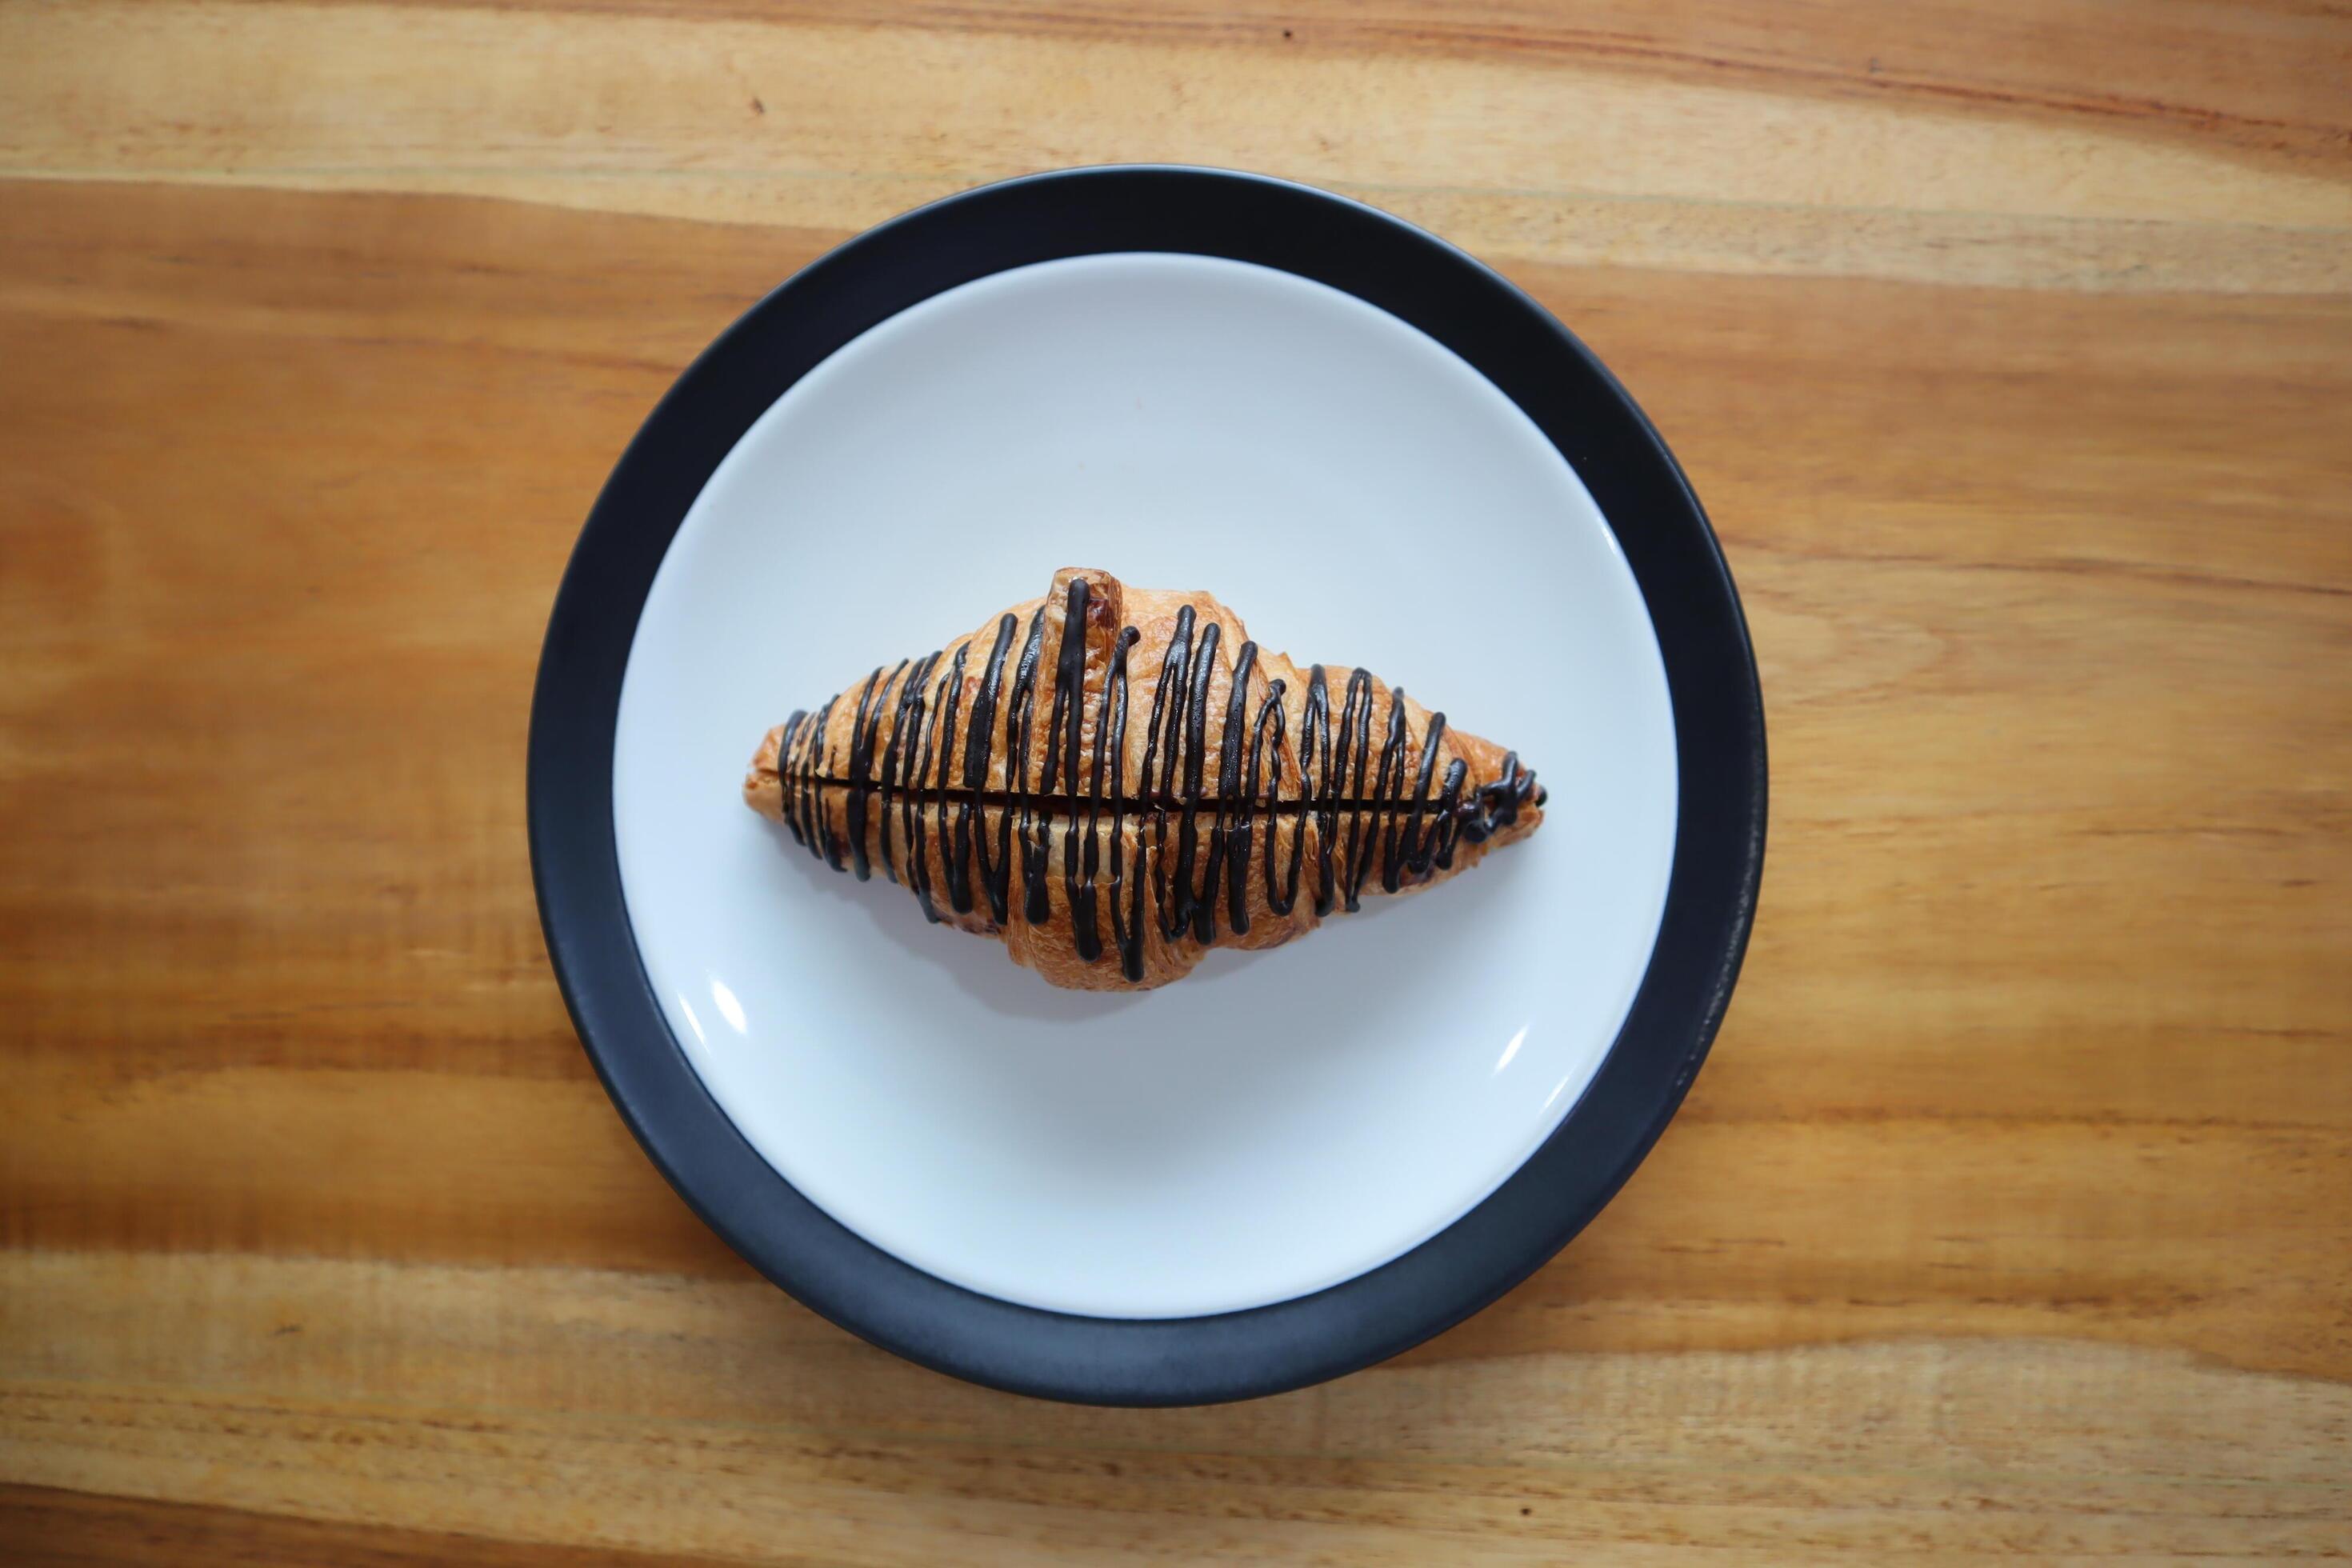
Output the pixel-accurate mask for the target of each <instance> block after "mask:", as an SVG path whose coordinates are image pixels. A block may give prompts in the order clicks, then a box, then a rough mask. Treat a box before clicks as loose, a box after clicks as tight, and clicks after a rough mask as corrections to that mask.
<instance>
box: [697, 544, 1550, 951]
mask: <svg viewBox="0 0 2352 1568" xmlns="http://www.w3.org/2000/svg"><path fill="white" fill-rule="evenodd" d="M743 797H744V799H745V800H746V801H747V802H748V803H749V804H750V805H751V806H752V807H753V809H755V810H757V811H759V812H761V813H762V814H764V815H765V816H771V817H774V818H777V819H779V820H781V821H782V822H783V823H784V824H785V826H788V827H790V828H791V829H792V831H793V836H794V837H797V838H798V839H799V840H800V841H801V843H803V845H805V846H807V847H808V848H809V850H810V852H811V853H813V854H814V855H816V856H818V857H819V858H822V859H824V861H825V863H826V864H828V865H830V866H832V867H833V868H835V870H848V871H851V872H853V873H855V874H856V877H857V878H858V879H859V880H861V881H863V880H866V879H868V878H870V877H871V876H872V875H873V874H874V872H875V870H876V869H877V868H878V869H879V870H880V871H881V872H882V874H883V875H884V876H886V877H888V878H889V879H891V880H892V881H894V882H898V883H899V884H900V885H902V886H904V887H906V888H907V889H909V890H910V891H912V892H913V894H914V895H915V897H916V898H917V899H918V900H920V902H921V904H922V907H923V913H924V914H925V915H926V916H928V917H929V919H930V920H932V921H935V922H939V923H942V924H946V925H951V926H954V927H956V928H957V929H959V930H961V931H973V932H977V933H982V934H989V935H994V936H999V937H1002V938H1003V941H1004V944H1005V946H1006V948H1007V949H1008V950H1009V951H1010V952H1012V954H1013V961H1014V962H1015V963H1023V964H1026V965H1028V966H1029V967H1030V968H1032V969H1034V970H1035V971H1036V972H1037V973H1040V974H1042V975H1044V976H1045V978H1046V979H1047V980H1049V981H1051V982H1052V983H1053V984H1056V985H1064V986H1072V987H1076V988H1081V989H1087V990H1139V989H1143V988H1145V987H1149V986H1153V985H1161V984H1166V983H1167V982H1169V981H1171V980H1175V979H1179V978H1181V976H1183V975H1184V974H1185V973H1189V972H1190V971H1191V970H1192V966H1193V965H1194V964H1196V963H1199V962H1200V961H1201V958H1202V954H1204V953H1206V952H1208V951H1209V950H1210V949H1212V948H1217V947H1244V948H1252V947H1273V946H1276V945H1277V944H1279V943H1281V942H1288V941H1289V940H1290V939H1291V938H1293V937H1295V936H1298V935H1301V934H1303V933H1304V932H1306V931H1312V930H1313V929H1314V928H1315V927H1316V926H1317V925H1318V924H1319V923H1320V922H1321V921H1322V920H1323V917H1324V916H1326V915H1328V914H1330V913H1331V912H1332V911H1333V910H1354V909H1355V908H1357V907H1358V903H1359V901H1360V899H1361V898H1362V897H1364V896H1365V895H1367V894H1388V893H1402V892H1410V891H1412V890H1413V889H1417V888H1425V887H1428V886H1429V885H1431V884H1432V883H1434V882H1440V881H1444V879H1446V878H1448V877H1451V876H1454V874H1456V873H1457V872H1460V871H1463V870H1465V869H1467V868H1469V867H1470V866H1472V865H1475V863H1476V862H1477V861H1478V860H1479V859H1480V858H1482V857H1484V856H1485V855H1486V854H1487V853H1488V852H1489V851H1490V850H1493V849H1494V848H1496V847H1498V846H1501V845H1504V844H1508V843H1510V842H1512V841H1513V840H1515V839H1518V838H1523V837H1527V835H1528V834H1530V833H1532V832H1534V831H1535V829H1536V827H1537V826H1538V824H1539V823H1541V822H1542V820H1543V809H1542V808H1543V802H1544V792H1543V791H1542V789H1541V788H1539V787H1538V785H1537V784H1536V780H1535V774H1534V773H1532V772H1530V771H1529V770H1528V769H1526V768H1524V767H1521V766H1520V765H1519V762H1518V756H1517V753H1516V752H1506V751H1504V750H1503V749H1502V748H1501V747H1499V746H1496V744H1494V743H1493V742H1489V741H1484V740H1481V739H1479V738H1478V737H1477V736H1475V735H1468V734H1465V733H1463V732H1462V731H1459V730H1455V729H1453V728H1451V727H1450V726H1448V725H1447V723H1446V721H1445V715H1444V714H1443V713H1433V712H1431V711H1430V710H1427V709H1425V708H1423V706H1422V705H1421V704H1420V703H1418V702H1416V701H1414V700H1412V699H1411V698H1409V697H1407V696H1406V695H1405V694H1404V693H1403V692H1402V691H1401V690H1398V689H1395V688H1392V687H1390V686H1388V685H1385V684H1383V683H1382V682H1381V680H1379V679H1377V678H1375V677H1373V676H1372V675H1370V674H1369V673H1368V672H1366V671H1364V670H1361V669H1351V668H1345V667H1341V666H1328V667H1327V666H1324V665H1319V664H1318V665H1315V666H1312V667H1310V668H1308V669H1307V670H1306V671H1304V672H1302V671H1300V669H1299V668H1298V667H1297V666H1296V665H1294V664H1293V663H1291V662H1290V660H1289V659H1288V658H1285V657H1284V656H1282V655H1281V654H1276V653H1268V652H1266V651H1265V650H1264V649H1262V648H1260V647H1258V645H1257V644H1255V642H1252V641H1250V640H1249V637H1248V634H1247V633H1246V632H1245V631H1244V629H1243V626H1242V623H1241V618H1240V617H1239V616H1235V615H1234V613H1233V612H1232V611H1231V610H1229V609H1227V608H1225V606H1224V605H1221V604H1219V603H1218V602H1217V601H1216V600H1215V599H1213V598H1211V597H1210V596H1209V595H1206V594H1179V593H1166V592H1160V591H1155V590H1151V589H1145V588H1130V587H1128V586H1127V585H1126V584H1122V583H1121V582H1120V581H1119V580H1118V578H1116V577H1114V576H1112V575H1111V574H1109V573H1108V572H1097V571H1093V570H1087V569H1082V568H1077V567H1067V568H1065V569H1064V570H1062V571H1060V572H1057V573H1055V574H1054V584H1053V587H1052V589H1051V591H1050V592H1048V593H1047V594H1046V595H1045V597H1043V598H1041V599H1032V600H1029V601H1028V602H1026V603H1025V604H1021V605H1014V606H1013V608H1011V609H1009V610H1007V611H1005V612H1004V613H1003V614H1002V615H1000V616H994V617H993V618H992V619H991V620H990V621H989V622H988V623H987V624H985V625H983V626H982V627H981V628H980V629H979V630H977V631H975V632H973V633H972V634H971V636H969V637H959V638H957V639H956V640H954V641H953V642H950V643H949V644H948V645H947V646H946V647H942V648H940V649H939V650H938V651H936V652H932V653H928V654H925V655H923V656H922V657H921V658H912V659H901V660H899V661H898V664H896V665H893V666H887V667H884V668H877V669H876V670H875V671H874V673H872V674H871V675H869V676H867V677H866V679H864V680H863V681H861V682H859V683H858V684H857V685H856V686H855V687H853V688H851V689H848V690H845V691H843V692H840V693H838V694H837V695H835V697H834V698H833V699H832V700H829V701H827V702H826V703H825V704H824V706H823V707H822V708H819V709H818V710H816V711H815V712H814V713H809V712H805V711H803V712H798V713H794V714H793V716H792V717H791V718H790V719H788V720H786V721H784V722H783V723H782V724H781V725H779V726H777V727H776V728H775V729H773V730H771V731H768V734H767V738H766V739H765V740H763V741H761V742H760V749H759V752H758V753H757V754H756V755H755V756H754V757H753V758H752V759H751V773H750V775H749V776H748V777H747V778H746V779H745V780H744V781H743Z"/></svg>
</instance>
